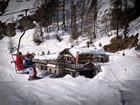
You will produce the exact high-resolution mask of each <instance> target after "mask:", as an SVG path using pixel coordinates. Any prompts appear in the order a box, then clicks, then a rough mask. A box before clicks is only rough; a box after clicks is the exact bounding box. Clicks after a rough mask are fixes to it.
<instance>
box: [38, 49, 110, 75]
mask: <svg viewBox="0 0 140 105" xmlns="http://www.w3.org/2000/svg"><path fill="white" fill-rule="evenodd" d="M51 56H52V55H51ZM54 56H55V57H56V58H55V59H47V58H48V57H47V58H46V59H45V60H39V59H38V61H37V60H36V62H37V63H36V67H37V68H38V69H39V70H42V69H43V70H47V71H48V72H50V73H55V74H56V75H64V74H70V75H71V76H73V77H76V76H78V75H84V76H86V77H89V78H92V77H94V76H95V75H96V74H97V73H98V72H99V71H100V66H97V65H95V63H97V62H100V63H103V62H108V61H109V56H108V55H106V54H105V53H101V52H98V51H95V50H94V49H89V48H82V49H81V48H80V49H79V50H77V49H68V48H66V49H64V50H63V51H61V52H60V53H59V54H58V55H57V56H56V55H54Z"/></svg>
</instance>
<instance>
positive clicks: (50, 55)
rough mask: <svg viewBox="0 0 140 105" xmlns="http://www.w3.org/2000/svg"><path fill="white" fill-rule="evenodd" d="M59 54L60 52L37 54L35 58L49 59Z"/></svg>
mask: <svg viewBox="0 0 140 105" xmlns="http://www.w3.org/2000/svg"><path fill="white" fill-rule="evenodd" d="M58 56H59V53H54V54H49V55H37V56H35V59H42V60H44V59H47V60H55V59H57V58H58Z"/></svg>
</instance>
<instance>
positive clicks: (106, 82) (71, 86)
mask: <svg viewBox="0 0 140 105" xmlns="http://www.w3.org/2000/svg"><path fill="white" fill-rule="evenodd" d="M34 1H35V0H31V1H29V2H32V3H33V2H34ZM14 2H15V1H12V0H11V5H12V3H14ZM29 2H28V3H29ZM24 3H25V2H24ZM24 3H23V4H20V5H16V7H17V8H15V6H9V7H8V9H7V10H9V12H10V11H15V10H20V9H21V10H22V9H24V7H25V4H26V5H27V3H25V4H24ZM14 5H15V3H14ZM28 6H29V7H32V4H31V3H30V5H28ZM20 7H23V8H20ZM105 8H108V7H107V6H106V7H105ZM7 13H8V12H7ZM9 17H10V16H9ZM9 17H4V18H3V17H0V19H1V20H3V21H5V19H6V18H7V19H8V18H9ZM15 17H16V16H15ZM10 18H11V17H10ZM14 19H15V18H14ZM138 20H139V19H137V20H136V21H135V22H136V23H137V22H138ZM131 24H133V22H132V23H131ZM33 31H34V29H31V30H28V31H26V33H25V35H24V36H23V38H22V41H21V46H20V51H22V52H23V53H26V52H34V53H36V57H40V58H44V57H45V56H40V53H41V52H42V51H45V52H46V53H47V51H48V50H49V51H50V52H51V54H52V55H56V56H57V53H58V52H59V51H61V50H62V49H64V48H68V47H70V46H71V44H70V42H71V41H70V39H69V35H68V34H67V33H64V36H62V38H63V39H64V40H63V41H62V42H58V41H57V40H56V39H53V38H52V39H51V40H46V41H45V42H44V43H42V44H41V45H40V46H36V45H35V44H34V43H33V41H32V34H33ZM136 31H137V32H138V31H139V30H133V31H132V33H136ZM55 33H56V32H52V33H49V34H50V36H53V35H55ZM58 33H59V34H61V31H60V32H58ZM21 34H22V33H20V32H17V35H16V36H14V37H12V38H11V39H12V40H13V41H14V43H15V44H16V45H17V43H18V39H19V37H20V35H21ZM112 37H114V36H112ZM112 37H103V38H99V39H96V40H95V43H94V46H96V47H98V45H99V43H101V42H102V45H105V44H108V43H110V39H111V38H112ZM87 40H88V39H87V38H82V37H80V38H79V39H78V41H79V44H75V46H76V47H85V46H86V42H87ZM8 41H9V38H8V37H4V38H3V39H2V40H0V46H1V48H0V55H1V56H0V104H1V105H139V104H140V58H138V57H137V56H136V55H137V53H139V52H136V51H134V49H126V50H124V51H120V52H117V53H115V54H110V53H108V54H109V55H110V61H109V62H108V63H104V64H101V67H102V71H101V72H100V73H99V74H98V75H97V76H96V77H95V78H93V79H88V78H85V77H83V76H78V77H76V78H73V77H71V76H70V75H67V76H65V77H63V78H49V77H48V76H46V77H45V78H43V79H40V80H36V81H28V80H27V78H28V75H24V74H16V72H15V69H14V68H15V67H14V64H13V63H11V61H12V59H11V55H10V54H9V50H8V44H7V42H8ZM122 53H125V55H126V56H122ZM53 57H54V56H53ZM51 58H52V56H51Z"/></svg>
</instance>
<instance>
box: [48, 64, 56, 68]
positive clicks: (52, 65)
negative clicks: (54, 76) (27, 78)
mask: <svg viewBox="0 0 140 105" xmlns="http://www.w3.org/2000/svg"><path fill="white" fill-rule="evenodd" d="M47 66H48V67H53V68H55V67H56V65H54V64H47Z"/></svg>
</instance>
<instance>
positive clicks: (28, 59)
mask: <svg viewBox="0 0 140 105" xmlns="http://www.w3.org/2000/svg"><path fill="white" fill-rule="evenodd" d="M34 56H35V55H34V54H30V53H28V54H27V55H26V56H25V58H24V65H25V67H26V68H32V69H33V71H34V75H33V77H34V78H38V77H37V71H36V68H35V63H34V62H33V61H32V59H33V58H34Z"/></svg>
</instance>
